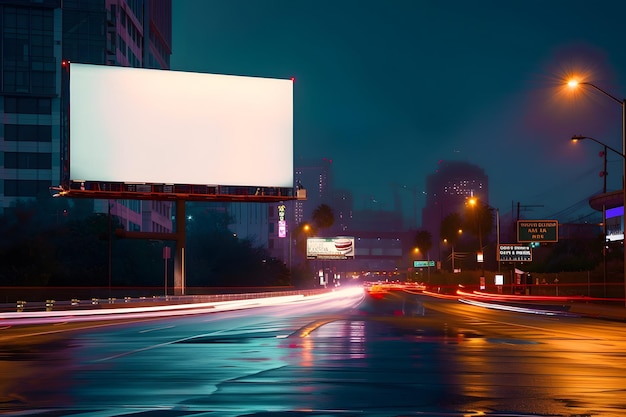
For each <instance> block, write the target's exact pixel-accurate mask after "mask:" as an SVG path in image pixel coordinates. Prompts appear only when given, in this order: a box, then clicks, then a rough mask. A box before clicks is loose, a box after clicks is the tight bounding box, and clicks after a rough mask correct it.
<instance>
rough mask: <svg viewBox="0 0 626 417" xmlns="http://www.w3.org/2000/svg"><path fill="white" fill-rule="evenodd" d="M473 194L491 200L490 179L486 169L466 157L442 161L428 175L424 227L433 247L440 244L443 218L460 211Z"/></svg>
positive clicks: (484, 200)
mask: <svg viewBox="0 0 626 417" xmlns="http://www.w3.org/2000/svg"><path fill="white" fill-rule="evenodd" d="M470 196H476V197H477V198H479V199H480V200H481V201H482V202H484V203H485V204H489V180H488V177H487V175H486V174H485V171H484V170H483V169H482V168H480V167H478V166H477V165H473V164H471V163H468V162H463V161H441V162H440V163H439V166H438V167H437V171H436V172H435V173H433V174H430V175H429V176H428V177H427V178H426V204H425V206H424V208H423V209H422V229H425V230H428V231H429V232H430V233H431V236H432V241H433V248H434V249H436V248H438V247H440V243H441V242H440V240H441V239H440V229H441V222H442V220H443V219H445V217H446V216H447V215H449V214H451V213H455V212H456V213H459V214H461V213H462V212H463V209H464V207H465V201H466V200H467V198H469V197H470ZM435 252H436V253H440V251H435Z"/></svg>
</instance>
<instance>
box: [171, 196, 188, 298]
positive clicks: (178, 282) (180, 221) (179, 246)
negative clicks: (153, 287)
mask: <svg viewBox="0 0 626 417" xmlns="http://www.w3.org/2000/svg"><path fill="white" fill-rule="evenodd" d="M185 220H186V214H185V200H176V252H175V253H174V295H185V240H186V233H185Z"/></svg>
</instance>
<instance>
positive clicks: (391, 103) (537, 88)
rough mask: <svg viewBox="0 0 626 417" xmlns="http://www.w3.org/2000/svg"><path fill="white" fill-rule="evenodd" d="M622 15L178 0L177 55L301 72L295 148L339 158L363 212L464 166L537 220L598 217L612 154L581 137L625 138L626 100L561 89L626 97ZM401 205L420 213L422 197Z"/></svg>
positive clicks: (495, 198)
mask: <svg viewBox="0 0 626 417" xmlns="http://www.w3.org/2000/svg"><path fill="white" fill-rule="evenodd" d="M623 11H626V6H625V5H623V4H621V3H618V2H613V1H605V2H600V3H596V4H594V5H589V4H587V3H585V2H581V1H574V2H564V1H555V2H550V4H543V3H540V2H530V3H528V2H524V3H522V2H512V3H510V4H507V5H506V7H505V6H503V5H500V4H498V3H495V2H490V1H482V2H473V3H471V4H457V5H455V7H453V8H450V7H448V6H447V5H446V6H444V5H437V4H429V3H425V2H411V1H395V2H380V1H358V2H357V1H349V0H344V1H339V2H328V1H326V2H324V1H322V2H321V3H320V2H316V3H315V4H310V3H306V2H302V3H295V4H294V3H292V2H286V1H283V0H270V1H266V2H262V3H260V2H253V1H245V0H242V1H234V2H231V1H228V2H226V1H213V2H201V1H192V0H187V1H180V2H175V3H174V4H173V54H172V61H171V63H172V69H173V70H184V71H197V72H209V73H223V74H235V75H249V76H260V77H277V78H291V77H294V78H295V84H294V149H295V152H294V158H296V159H297V158H299V157H306V158H324V157H326V158H329V159H332V160H333V166H334V169H335V179H336V181H335V183H336V186H337V187H338V188H342V189H349V190H350V191H351V192H352V193H353V197H354V204H355V207H356V208H357V209H361V208H368V207H371V206H372V205H374V204H379V205H380V207H381V208H385V207H386V208H388V209H389V208H391V207H393V198H394V197H393V186H392V185H393V184H397V185H400V186H402V187H405V188H409V189H417V190H419V193H418V195H419V200H420V201H419V206H420V207H423V205H424V202H425V199H426V196H425V195H424V194H423V193H424V192H425V188H426V178H427V177H428V175H430V174H432V173H434V172H435V171H436V169H437V166H438V162H439V161H440V160H459V161H464V162H468V163H471V164H475V165H478V166H480V167H482V168H483V169H484V170H485V173H486V175H487V176H488V177H489V178H490V203H491V204H492V205H493V206H494V207H498V208H499V209H501V210H503V211H507V210H509V209H510V208H511V207H513V206H514V204H517V203H518V202H520V203H521V204H523V205H536V206H541V207H540V208H539V207H538V208H537V209H536V211H535V212H534V213H533V214H532V215H536V216H538V217H544V216H547V215H551V214H556V213H562V212H566V213H568V212H570V211H571V212H574V211H576V210H578V211H584V212H592V211H593V210H592V209H590V208H589V206H588V204H587V200H588V198H589V197H590V196H591V195H593V194H595V193H597V192H600V191H601V190H602V182H603V180H602V178H600V177H599V176H598V173H599V172H600V171H601V170H602V163H603V160H602V158H599V157H598V156H597V154H598V152H599V151H600V150H601V149H600V148H599V147H595V146H593V145H592V144H590V143H581V144H579V145H578V146H573V145H572V144H571V143H570V141H569V138H570V137H571V136H572V135H573V134H583V135H588V136H593V137H596V138H598V139H600V140H603V141H605V142H606V143H607V144H609V145H611V146H614V147H617V148H620V147H621V145H620V141H619V138H620V133H621V117H620V109H619V107H618V106H615V104H614V103H611V102H609V101H607V100H604V98H603V97H599V96H597V95H595V94H593V92H585V93H586V94H584V95H579V96H577V97H574V96H572V95H569V94H565V91H564V90H563V89H562V87H563V86H564V81H565V78H566V77H567V76H568V75H570V74H573V73H574V72H575V71H583V72H584V73H585V75H586V76H587V80H588V81H590V82H591V81H593V82H594V83H596V84H598V85H600V86H602V87H603V88H605V89H606V90H607V91H610V92H612V94H615V95H616V96H618V97H621V95H623V94H626V92H625V91H626V88H625V86H626V81H625V75H624V74H626V57H625V56H624V54H623V53H621V45H620V43H619V40H620V39H619V37H618V36H615V34H614V31H613V30H612V28H614V27H619V19H618V16H620V15H621V12H623ZM572 22H584V24H583V23H581V26H580V27H577V28H576V29H575V30H572ZM529 28H532V30H529ZM198 51H201V52H200V53H198ZM620 159H621V158H620ZM620 159H618V158H617V157H615V156H610V157H609V160H608V172H609V175H608V189H609V190H615V189H619V188H620V187H621V163H622V161H621V160H620ZM402 199H403V205H404V207H405V215H406V216H410V215H411V213H412V212H411V210H412V205H413V202H412V196H411V193H403V197H402Z"/></svg>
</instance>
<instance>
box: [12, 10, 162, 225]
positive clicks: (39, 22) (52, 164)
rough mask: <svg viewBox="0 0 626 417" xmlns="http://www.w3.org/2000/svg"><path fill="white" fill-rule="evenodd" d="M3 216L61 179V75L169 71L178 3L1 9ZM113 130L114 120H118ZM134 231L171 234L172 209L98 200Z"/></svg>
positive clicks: (99, 205)
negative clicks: (65, 66) (93, 69)
mask: <svg viewBox="0 0 626 417" xmlns="http://www.w3.org/2000/svg"><path fill="white" fill-rule="evenodd" d="M0 34H1V35H2V42H1V43H0V57H1V58H0V77H1V79H0V212H4V211H6V210H11V207H14V206H15V204H16V202H17V201H18V200H32V199H34V198H36V197H37V196H38V195H44V194H48V193H49V191H48V190H49V187H50V186H56V185H58V184H59V183H60V180H61V175H62V172H61V155H62V153H63V152H62V149H61V146H62V141H61V125H62V117H64V114H63V112H62V111H61V105H62V104H61V103H62V101H61V69H62V62H63V61H64V60H69V61H73V62H80V63H86V64H100V65H121V66H133V67H146V68H161V69H168V68H169V62H170V55H171V44H172V42H171V40H172V2H171V0H6V1H3V2H2V3H1V4H0ZM111 122H112V123H114V121H111ZM94 209H95V210H96V211H100V212H108V211H110V212H111V214H113V215H116V216H117V217H118V218H120V219H121V220H122V221H123V222H124V223H125V225H126V227H127V229H128V230H145V231H168V230H171V203H170V202H153V201H134V202H121V201H96V202H95V207H94Z"/></svg>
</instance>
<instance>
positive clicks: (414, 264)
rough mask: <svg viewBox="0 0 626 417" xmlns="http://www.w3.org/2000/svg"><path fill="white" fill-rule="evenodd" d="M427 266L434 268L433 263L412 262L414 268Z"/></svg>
mask: <svg viewBox="0 0 626 417" xmlns="http://www.w3.org/2000/svg"><path fill="white" fill-rule="evenodd" d="M427 266H435V261H413V267H414V268H426V267H427Z"/></svg>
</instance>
